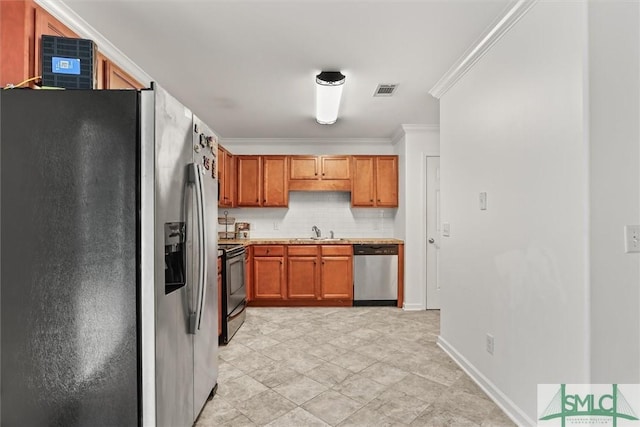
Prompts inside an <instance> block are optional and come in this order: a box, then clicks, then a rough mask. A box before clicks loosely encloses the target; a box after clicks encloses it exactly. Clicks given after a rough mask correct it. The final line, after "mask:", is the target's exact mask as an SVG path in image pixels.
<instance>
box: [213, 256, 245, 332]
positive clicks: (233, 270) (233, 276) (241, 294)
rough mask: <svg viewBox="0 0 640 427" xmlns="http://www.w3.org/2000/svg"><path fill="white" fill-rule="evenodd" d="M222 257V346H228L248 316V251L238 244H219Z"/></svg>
mask: <svg viewBox="0 0 640 427" xmlns="http://www.w3.org/2000/svg"><path fill="white" fill-rule="evenodd" d="M218 249H220V250H222V251H223V255H222V260H223V261H222V266H223V267H222V304H221V306H222V334H221V335H220V344H227V343H228V342H229V341H230V340H231V338H232V337H233V336H234V335H235V333H236V332H237V331H238V329H239V328H240V326H242V323H243V322H244V319H245V316H246V308H247V288H246V285H245V284H246V281H245V275H246V272H245V261H246V256H247V251H246V250H245V248H244V246H242V245H238V244H219V245H218Z"/></svg>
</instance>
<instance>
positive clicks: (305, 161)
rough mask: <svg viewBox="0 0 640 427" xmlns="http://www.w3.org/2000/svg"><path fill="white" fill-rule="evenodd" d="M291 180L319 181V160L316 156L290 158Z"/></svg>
mask: <svg viewBox="0 0 640 427" xmlns="http://www.w3.org/2000/svg"><path fill="white" fill-rule="evenodd" d="M289 172H290V174H289V179H318V178H319V177H318V173H319V172H318V158H317V157H316V156H290V157H289Z"/></svg>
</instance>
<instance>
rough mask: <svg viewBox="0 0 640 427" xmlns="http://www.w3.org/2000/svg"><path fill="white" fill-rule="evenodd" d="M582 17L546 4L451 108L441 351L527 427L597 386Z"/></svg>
mask: <svg viewBox="0 0 640 427" xmlns="http://www.w3.org/2000/svg"><path fill="white" fill-rule="evenodd" d="M585 8H586V6H585V5H584V4H583V3H581V2H539V3H537V4H536V5H535V6H533V8H532V9H531V10H530V11H529V12H528V13H527V14H526V15H525V16H524V17H523V18H522V19H521V20H520V21H519V22H518V23H517V25H515V26H514V27H513V28H512V29H511V30H510V31H509V32H508V33H507V34H506V35H505V36H504V37H503V38H502V39H500V40H499V41H498V42H497V43H496V44H495V45H494V46H493V48H492V49H491V50H490V51H489V52H488V53H487V54H486V55H485V56H484V57H482V59H480V61H479V62H478V63H476V64H475V66H474V67H473V68H472V69H471V70H470V71H469V72H468V73H467V74H466V75H464V76H463V77H462V79H461V80H459V81H458V82H457V84H456V85H455V86H454V87H453V88H451V89H450V90H449V91H448V92H447V93H446V94H445V95H444V97H443V98H441V100H440V105H441V123H440V132H441V192H442V221H443V222H449V223H450V224H451V237H449V238H447V237H443V238H442V239H441V242H442V251H441V255H442V262H441V289H442V291H441V292H442V297H441V302H442V311H441V337H440V338H441V343H442V344H443V346H444V347H445V348H447V349H448V350H449V351H450V352H452V354H453V355H454V356H455V357H456V358H457V360H459V361H461V362H462V363H465V364H466V365H467V367H468V368H469V369H470V370H471V371H472V374H474V376H475V377H476V378H480V379H482V380H483V381H484V383H485V386H487V387H489V388H490V389H491V391H492V392H493V394H494V395H496V396H500V398H501V400H502V402H501V403H502V404H503V405H505V406H507V409H508V410H509V411H510V412H511V414H512V415H513V416H514V417H516V418H517V420H518V421H519V422H520V423H521V424H532V423H534V420H535V419H536V385H537V384H539V383H563V382H564V383H582V382H588V379H589V360H588V354H589V339H588V332H589V331H588V309H589V307H588V276H587V273H588V264H587V256H588V247H587V227H588V223H587V215H586V213H585V212H586V209H587V206H588V189H587V184H588V175H587V166H588V164H587V162H588V157H587V155H588V152H587V151H588V150H587V146H586V133H585V131H584V130H583V129H584V126H585V120H584V116H585V111H584V107H583V103H584V99H583V92H584V91H583V88H584V85H585V81H586V80H585V79H586V76H585V73H584V63H585V51H586V48H587V46H586V37H585V35H586V31H587V29H586V9H585ZM480 192H487V197H488V209H487V210H486V211H481V210H480V209H479V203H478V196H479V193H480ZM487 333H491V334H492V335H493V336H494V337H495V351H494V355H490V354H489V353H487V352H486V350H485V342H486V341H485V339H486V334H487Z"/></svg>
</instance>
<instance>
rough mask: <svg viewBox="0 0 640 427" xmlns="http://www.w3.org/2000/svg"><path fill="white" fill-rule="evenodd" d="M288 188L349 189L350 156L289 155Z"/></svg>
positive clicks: (298, 189) (299, 189)
mask: <svg viewBox="0 0 640 427" xmlns="http://www.w3.org/2000/svg"><path fill="white" fill-rule="evenodd" d="M289 189H290V190H296V191H349V190H350V189H351V172H350V156H289Z"/></svg>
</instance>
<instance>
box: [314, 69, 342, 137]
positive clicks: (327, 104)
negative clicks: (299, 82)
mask: <svg viewBox="0 0 640 427" xmlns="http://www.w3.org/2000/svg"><path fill="white" fill-rule="evenodd" d="M344 80H345V76H344V75H343V74H342V73H341V72H340V71H322V72H321V73H320V74H318V75H317V76H316V121H317V122H318V123H320V124H321V125H332V124H334V123H335V122H336V120H338V109H339V108H340V98H341V97H342V86H344Z"/></svg>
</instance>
